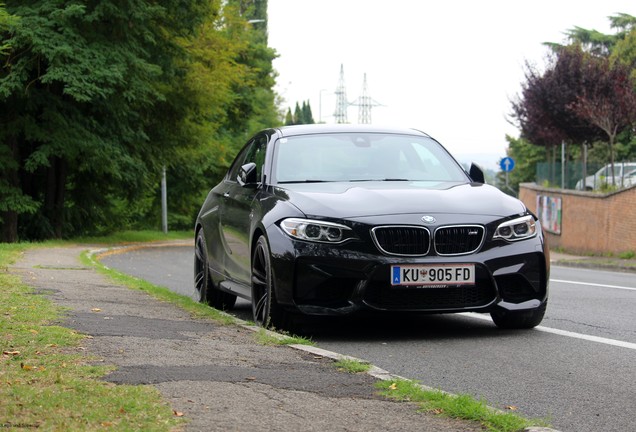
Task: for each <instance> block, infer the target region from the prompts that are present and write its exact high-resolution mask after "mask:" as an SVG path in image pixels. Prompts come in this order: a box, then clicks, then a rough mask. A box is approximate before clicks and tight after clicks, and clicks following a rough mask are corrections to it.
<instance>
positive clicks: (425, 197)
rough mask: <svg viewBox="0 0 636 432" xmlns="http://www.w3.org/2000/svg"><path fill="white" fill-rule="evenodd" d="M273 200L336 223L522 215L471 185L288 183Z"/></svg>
mask: <svg viewBox="0 0 636 432" xmlns="http://www.w3.org/2000/svg"><path fill="white" fill-rule="evenodd" d="M275 194H276V195H278V196H279V197H281V198H283V199H288V200H289V202H291V203H292V204H293V205H295V206H296V207H297V208H298V209H299V210H300V211H302V212H303V213H305V214H306V215H308V216H309V215H311V216H330V217H337V218H355V217H362V216H372V215H393V214H410V213H426V214H436V213H437V214H439V213H445V214H472V215H490V216H498V217H505V216H510V215H514V214H520V213H523V212H524V211H525V210H526V209H525V207H524V205H523V204H522V203H521V201H519V200H517V199H516V198H513V197H511V196H509V195H506V194H504V193H503V192H501V191H500V190H499V189H497V188H494V187H492V186H489V185H484V184H475V183H473V184H465V183H461V184H457V183H434V182H392V181H382V182H379V181H378V182H376V181H370V182H360V183H344V182H332V183H290V184H285V185H279V186H277V187H275Z"/></svg>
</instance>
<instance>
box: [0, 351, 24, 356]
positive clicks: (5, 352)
mask: <svg viewBox="0 0 636 432" xmlns="http://www.w3.org/2000/svg"><path fill="white" fill-rule="evenodd" d="M2 354H5V355H12V356H17V355H20V351H2Z"/></svg>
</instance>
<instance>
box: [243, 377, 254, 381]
mask: <svg viewBox="0 0 636 432" xmlns="http://www.w3.org/2000/svg"><path fill="white" fill-rule="evenodd" d="M245 379H246V380H247V381H256V377H246V378H245Z"/></svg>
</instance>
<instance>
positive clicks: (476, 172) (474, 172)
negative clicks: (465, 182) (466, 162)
mask: <svg viewBox="0 0 636 432" xmlns="http://www.w3.org/2000/svg"><path fill="white" fill-rule="evenodd" d="M468 175H469V176H470V178H471V180H472V181H473V183H486V179H485V177H484V171H483V170H482V169H481V168H480V167H479V165H477V164H475V163H472V164H470V171H469V172H468Z"/></svg>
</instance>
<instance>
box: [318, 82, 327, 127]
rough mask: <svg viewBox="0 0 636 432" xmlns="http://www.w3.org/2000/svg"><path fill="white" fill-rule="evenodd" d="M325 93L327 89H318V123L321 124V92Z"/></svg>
mask: <svg viewBox="0 0 636 432" xmlns="http://www.w3.org/2000/svg"><path fill="white" fill-rule="evenodd" d="M324 91H327V89H320V92H318V123H322V92H324Z"/></svg>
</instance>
